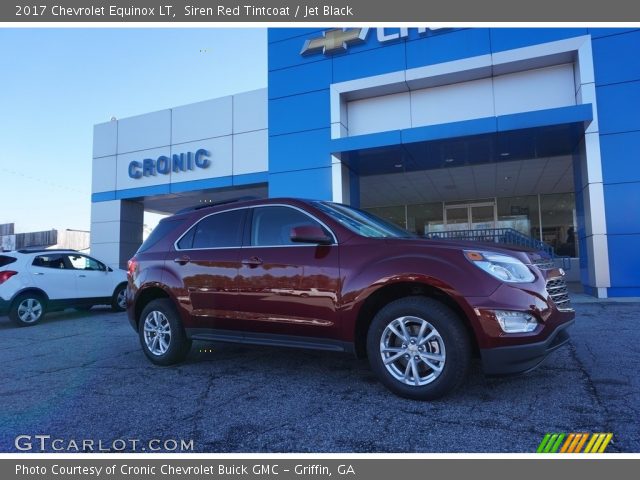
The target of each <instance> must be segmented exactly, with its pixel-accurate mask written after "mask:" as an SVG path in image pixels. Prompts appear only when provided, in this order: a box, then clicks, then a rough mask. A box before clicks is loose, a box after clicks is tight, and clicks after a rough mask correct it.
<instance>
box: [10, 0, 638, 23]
mask: <svg viewBox="0 0 640 480" xmlns="http://www.w3.org/2000/svg"><path fill="white" fill-rule="evenodd" d="M639 10H640V7H639V5H638V4H637V3H635V2H629V1H627V0H609V1H608V2H578V1H568V0H567V1H563V2H558V1H555V0H537V1H535V2H530V1H527V2H523V1H513V0H484V1H477V0H449V1H446V2H443V1H421V2H416V1H415V0H394V1H392V2H391V1H386V2H371V1H370V0H348V1H344V0H335V1H330V2H318V1H300V0H298V1H295V0H293V1H292V0H271V1H264V0H261V1H259V2H253V3H252V2H240V1H237V0H228V1H224V2H212V1H210V0H209V1H206V0H184V1H181V2H177V3H172V2H171V1H170V0H169V1H163V0H137V1H135V0H128V1H118V0H93V1H90V2H86V1H84V0H59V1H53V2H51V1H43V0H35V1H33V2H27V1H25V0H17V1H16V2H8V3H2V4H1V5H0V21H2V22H224V23H227V22H264V23H270V24H273V23H283V22H325V23H335V22H415V21H421V22H634V21H635V22H637V21H638V20H639V19H640V15H639Z"/></svg>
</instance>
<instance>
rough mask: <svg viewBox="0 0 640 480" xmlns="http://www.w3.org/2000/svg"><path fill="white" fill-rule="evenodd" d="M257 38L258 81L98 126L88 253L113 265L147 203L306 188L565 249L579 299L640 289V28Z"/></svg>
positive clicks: (317, 32)
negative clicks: (263, 57) (259, 84)
mask: <svg viewBox="0 0 640 480" xmlns="http://www.w3.org/2000/svg"><path fill="white" fill-rule="evenodd" d="M268 39H269V41H268V59H269V60H268V63H269V76H268V79H269V80H268V86H267V88H266V89H263V90H256V91H251V92H246V93H240V94H237V95H233V96H228V97H220V98H213V97H216V95H215V92H214V91H212V92H211V93H212V94H211V97H212V99H203V100H204V101H202V102H199V103H195V104H191V105H184V106H178V107H175V108H171V109H167V110H161V111H157V112H152V113H148V114H144V115H140V116H136V117H131V118H125V119H120V120H114V121H111V122H107V123H102V124H98V125H96V126H95V127H94V147H93V186H92V191H93V193H92V209H91V251H92V253H93V254H94V255H96V256H98V257H100V258H102V259H104V260H105V261H107V263H109V264H111V265H113V266H118V265H119V266H123V265H124V264H126V260H127V259H128V258H129V257H131V256H132V255H133V253H134V252H135V251H136V249H137V248H138V246H139V245H140V243H141V241H142V232H143V219H144V212H145V211H147V212H157V213H166V214H170V213H174V212H176V211H178V210H180V209H183V208H185V207H189V206H194V205H199V204H203V203H204V202H211V201H213V202H215V201H222V200H225V199H229V198H233V197H242V196H258V197H282V196H287V197H304V198H315V199H326V200H334V201H338V202H343V203H347V204H350V205H354V206H358V207H360V208H363V209H366V210H369V211H371V212H374V213H376V214H378V215H380V216H382V217H384V218H387V219H389V220H391V221H393V222H395V223H397V224H399V225H401V226H403V227H405V228H407V229H408V230H411V231H413V232H415V233H417V234H420V235H426V236H439V237H445V238H446V237H456V238H458V237H463V236H464V235H465V232H471V233H474V232H475V233H474V234H478V235H480V237H478V238H483V237H482V235H487V236H488V235H495V238H498V237H500V236H501V235H502V236H503V237H504V233H505V232H511V234H513V235H516V236H517V238H520V239H522V238H526V239H529V240H530V241H531V242H534V243H537V242H544V243H545V244H546V245H548V246H549V247H551V248H553V251H554V253H555V254H556V255H557V256H558V257H565V258H564V259H563V264H564V265H565V266H566V267H567V271H568V275H569V277H570V278H571V279H573V280H575V281H579V282H580V283H581V284H582V286H583V288H584V291H585V292H586V293H588V294H591V295H594V296H598V297H623V296H640V255H637V250H638V248H637V247H638V246H640V115H639V114H638V112H640V62H639V61H638V52H639V51H640V30H633V29H587V28H477V29H476V28H473V29H454V28H441V29H427V28H407V29H403V28H345V29H342V28H339V29H331V28H327V29H320V28H317V29H313V28H304V29H302V28H301V29H293V28H273V29H270V30H269V34H268ZM471 233H470V235H471ZM478 235H476V237H477V236H478ZM492 238H493V237H492ZM634 252H635V253H634ZM569 267H570V268H569Z"/></svg>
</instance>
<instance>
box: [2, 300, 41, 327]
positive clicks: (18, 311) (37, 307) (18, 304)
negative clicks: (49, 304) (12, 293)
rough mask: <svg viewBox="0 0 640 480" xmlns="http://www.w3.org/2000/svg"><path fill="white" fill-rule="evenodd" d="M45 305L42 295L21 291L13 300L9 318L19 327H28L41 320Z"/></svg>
mask: <svg viewBox="0 0 640 480" xmlns="http://www.w3.org/2000/svg"><path fill="white" fill-rule="evenodd" d="M45 305H46V303H45V300H44V298H43V297H42V295H38V294H37V293H23V294H22V295H20V296H19V297H18V298H16V299H15V301H14V302H13V304H12V306H11V310H10V311H9V318H10V319H11V321H13V323H15V324H16V325H17V326H19V327H30V326H32V325H35V324H37V323H38V322H40V320H42V318H43V317H44V314H45V313H46V307H45Z"/></svg>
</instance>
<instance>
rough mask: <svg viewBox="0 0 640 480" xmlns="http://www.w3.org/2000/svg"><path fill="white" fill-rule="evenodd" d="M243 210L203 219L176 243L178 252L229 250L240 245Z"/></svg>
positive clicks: (217, 214)
mask: <svg viewBox="0 0 640 480" xmlns="http://www.w3.org/2000/svg"><path fill="white" fill-rule="evenodd" d="M244 215H245V210H244V209H241V210H231V211H228V212H222V213H216V214H213V215H209V216H208V217H205V218H203V219H202V220H201V221H200V222H198V223H197V224H196V225H195V226H193V227H192V228H191V230H189V231H188V232H187V233H186V234H185V235H184V236H183V237H182V238H181V239H180V241H179V242H178V248H179V249H180V250H185V249H187V250H189V249H200V248H230V247H239V246H240V245H242V226H243V223H244Z"/></svg>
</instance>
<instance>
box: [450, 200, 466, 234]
mask: <svg viewBox="0 0 640 480" xmlns="http://www.w3.org/2000/svg"><path fill="white" fill-rule="evenodd" d="M444 223H445V228H446V230H469V206H468V205H455V206H448V207H445V219H444Z"/></svg>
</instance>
